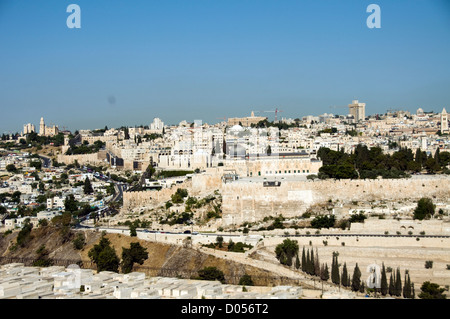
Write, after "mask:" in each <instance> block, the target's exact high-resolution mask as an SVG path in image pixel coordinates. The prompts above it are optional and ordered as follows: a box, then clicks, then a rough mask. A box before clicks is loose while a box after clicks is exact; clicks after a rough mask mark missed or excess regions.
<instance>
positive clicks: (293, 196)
mask: <svg viewBox="0 0 450 319" xmlns="http://www.w3.org/2000/svg"><path fill="white" fill-rule="evenodd" d="M421 197H431V198H436V199H441V200H447V199H448V198H450V177H447V176H442V177H439V178H412V179H380V180H340V181H338V180H320V181H287V180H286V181H281V185H280V186H268V187H265V186H264V185H263V182H262V181H237V182H232V183H226V184H223V185H222V198H223V203H222V213H223V222H224V224H225V225H230V224H237V225H239V224H241V223H243V222H245V221H247V222H254V221H257V220H260V219H263V218H264V217H266V216H277V215H279V214H282V215H283V216H284V217H294V216H300V215H301V214H303V213H304V212H305V211H306V210H307V209H308V208H309V207H310V206H311V205H314V204H318V203H323V202H326V201H329V200H332V201H333V202H334V201H336V200H339V201H363V200H364V201H367V200H402V199H408V200H418V199H420V198H421Z"/></svg>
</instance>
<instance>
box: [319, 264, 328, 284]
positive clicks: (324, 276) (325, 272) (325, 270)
mask: <svg viewBox="0 0 450 319" xmlns="http://www.w3.org/2000/svg"><path fill="white" fill-rule="evenodd" d="M320 278H321V279H322V280H324V281H328V279H330V272H329V271H328V265H327V264H325V267H323V265H322V270H321V272H320Z"/></svg>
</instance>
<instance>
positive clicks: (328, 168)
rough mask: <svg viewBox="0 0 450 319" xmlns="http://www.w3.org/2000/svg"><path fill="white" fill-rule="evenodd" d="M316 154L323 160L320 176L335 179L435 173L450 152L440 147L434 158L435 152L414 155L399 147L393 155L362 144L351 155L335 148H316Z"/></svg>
mask: <svg viewBox="0 0 450 319" xmlns="http://www.w3.org/2000/svg"><path fill="white" fill-rule="evenodd" d="M317 157H318V158H320V159H321V160H322V162H323V166H322V167H321V168H320V170H319V174H318V176H319V178H322V179H325V178H336V179H356V178H361V179H366V178H368V179H375V178H378V177H380V176H381V177H382V178H403V177H408V176H409V175H408V173H415V172H420V171H422V170H426V171H427V172H428V173H430V174H434V173H436V172H438V171H440V170H442V169H443V168H445V167H446V166H447V165H448V164H449V163H450V153H449V152H440V150H439V149H437V151H436V153H435V155H434V157H433V156H432V154H430V155H427V154H426V152H423V151H421V150H420V149H418V150H417V151H416V153H415V154H413V152H412V150H411V149H408V148H400V149H399V150H398V151H396V152H394V153H393V154H392V155H390V154H384V153H383V151H382V149H381V148H380V147H371V148H370V149H369V148H368V147H367V146H366V145H361V144H359V145H358V146H357V147H356V148H355V151H354V152H353V153H351V154H348V153H345V152H344V151H343V150H341V151H333V150H331V149H329V148H326V147H321V148H320V149H319V150H318V151H317Z"/></svg>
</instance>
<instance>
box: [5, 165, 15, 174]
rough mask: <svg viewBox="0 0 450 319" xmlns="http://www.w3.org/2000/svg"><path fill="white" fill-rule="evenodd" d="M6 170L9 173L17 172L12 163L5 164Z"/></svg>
mask: <svg viewBox="0 0 450 319" xmlns="http://www.w3.org/2000/svg"><path fill="white" fill-rule="evenodd" d="M5 168H6V170H7V171H8V172H9V173H16V172H17V167H16V165H14V164H8V165H6V167H5Z"/></svg>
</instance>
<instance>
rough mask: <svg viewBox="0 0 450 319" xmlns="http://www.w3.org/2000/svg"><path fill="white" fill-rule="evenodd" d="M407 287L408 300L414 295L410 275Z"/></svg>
mask: <svg viewBox="0 0 450 319" xmlns="http://www.w3.org/2000/svg"><path fill="white" fill-rule="evenodd" d="M405 286H406V287H407V288H406V298H411V297H412V293H411V277H409V274H408V281H407V282H405Z"/></svg>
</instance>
